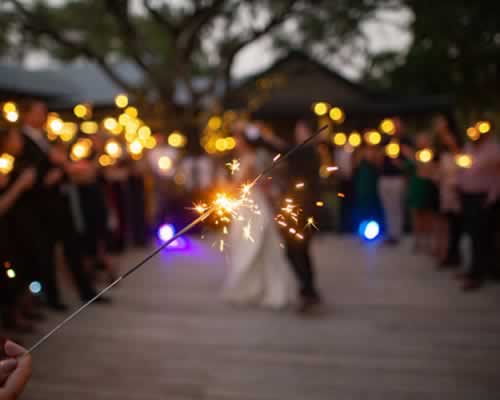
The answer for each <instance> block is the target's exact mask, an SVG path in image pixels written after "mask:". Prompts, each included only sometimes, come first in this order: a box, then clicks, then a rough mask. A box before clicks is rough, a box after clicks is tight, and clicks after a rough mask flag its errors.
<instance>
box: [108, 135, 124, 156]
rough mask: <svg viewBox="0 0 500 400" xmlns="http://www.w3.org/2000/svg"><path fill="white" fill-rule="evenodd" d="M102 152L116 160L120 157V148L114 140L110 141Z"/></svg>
mask: <svg viewBox="0 0 500 400" xmlns="http://www.w3.org/2000/svg"><path fill="white" fill-rule="evenodd" d="M104 151H105V152H106V153H107V154H108V155H109V156H110V157H112V158H114V159H117V158H120V157H121V156H122V153H123V151H122V146H121V145H120V143H118V142H117V141H116V140H113V139H110V140H108V141H107V142H106V144H105V145H104Z"/></svg>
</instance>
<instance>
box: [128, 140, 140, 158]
mask: <svg viewBox="0 0 500 400" xmlns="http://www.w3.org/2000/svg"><path fill="white" fill-rule="evenodd" d="M128 149H129V152H130V154H132V155H135V156H137V155H140V154H141V153H142V150H143V149H144V147H143V146H142V144H141V142H139V141H138V140H135V141H133V142H132V143H130V144H129V145H128Z"/></svg>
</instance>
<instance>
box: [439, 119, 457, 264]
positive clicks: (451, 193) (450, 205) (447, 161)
mask: <svg viewBox="0 0 500 400" xmlns="http://www.w3.org/2000/svg"><path fill="white" fill-rule="evenodd" d="M452 126H453V123H452V120H451V119H450V118H446V117H445V116H443V115H439V116H437V117H436V118H435V119H434V121H433V127H434V131H435V132H436V134H437V136H438V139H439V142H440V144H441V152H440V158H439V171H438V176H437V178H438V182H439V197H440V200H439V204H440V212H441V216H442V221H443V224H444V238H443V239H442V241H441V246H442V248H441V250H440V253H439V262H440V263H439V268H456V267H458V266H459V265H460V263H461V256H460V248H459V245H460V238H461V236H462V213H461V206H460V196H459V193H458V189H457V174H458V166H457V164H456V162H455V156H456V154H458V152H459V145H458V143H457V140H458V139H457V135H456V132H454V131H453V129H452Z"/></svg>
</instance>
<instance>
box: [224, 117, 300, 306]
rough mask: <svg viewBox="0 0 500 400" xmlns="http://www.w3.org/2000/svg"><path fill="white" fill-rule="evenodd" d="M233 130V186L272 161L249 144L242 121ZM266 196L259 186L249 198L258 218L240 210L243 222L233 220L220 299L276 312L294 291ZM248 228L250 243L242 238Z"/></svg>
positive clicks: (260, 170) (251, 177)
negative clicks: (235, 167) (236, 167)
mask: <svg viewBox="0 0 500 400" xmlns="http://www.w3.org/2000/svg"><path fill="white" fill-rule="evenodd" d="M234 128H235V129H234V130H235V133H234V134H235V137H236V140H237V146H236V153H237V157H238V159H239V162H240V169H239V171H237V172H236V173H235V174H234V175H233V178H234V181H235V182H234V183H235V185H242V184H243V183H246V182H250V181H252V180H253V179H254V178H255V177H256V176H257V175H258V174H259V173H261V172H262V171H263V170H264V169H265V168H266V167H267V166H268V165H269V164H270V163H271V162H272V158H271V157H270V155H269V153H268V152H267V151H266V150H265V149H260V148H257V147H256V146H255V145H254V144H253V143H251V141H250V140H249V137H248V132H249V129H248V128H249V127H248V126H247V125H246V123H245V122H244V121H238V122H236V123H235V127H234ZM267 192H269V190H268V188H265V187H263V185H259V186H255V187H254V188H253V189H252V194H251V198H252V200H253V201H254V202H255V204H256V205H257V206H258V208H259V210H260V213H259V215H256V214H255V213H254V212H252V210H249V209H245V208H242V210H241V212H240V214H241V215H242V216H243V217H244V221H239V220H236V219H235V220H234V221H233V222H232V226H231V229H230V237H229V251H230V260H231V262H230V270H229V273H228V276H227V279H226V282H225V284H224V290H223V297H224V299H226V300H227V301H229V302H231V303H235V304H253V305H260V306H263V307H268V308H273V309H279V308H284V307H286V306H287V305H289V304H290V303H291V302H292V300H293V297H294V292H295V291H294V287H293V276H292V275H291V270H290V267H289V265H288V264H287V260H286V258H285V254H284V251H283V249H282V246H281V245H280V242H281V239H280V234H279V232H278V229H277V227H276V223H275V221H274V212H273V209H272V206H271V204H270V200H269V199H268V193H267ZM249 226H250V229H251V238H250V239H249V238H248V236H247V238H245V233H246V234H248V227H249ZM245 229H247V232H245Z"/></svg>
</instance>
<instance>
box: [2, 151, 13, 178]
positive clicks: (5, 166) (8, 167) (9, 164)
mask: <svg viewBox="0 0 500 400" xmlns="http://www.w3.org/2000/svg"><path fill="white" fill-rule="evenodd" d="M14 161H15V159H14V157H13V156H11V155H10V154H7V153H3V154H2V155H1V156H0V174H3V175H8V174H9V173H10V172H11V171H12V169H13V168H14Z"/></svg>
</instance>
